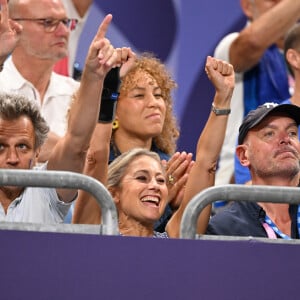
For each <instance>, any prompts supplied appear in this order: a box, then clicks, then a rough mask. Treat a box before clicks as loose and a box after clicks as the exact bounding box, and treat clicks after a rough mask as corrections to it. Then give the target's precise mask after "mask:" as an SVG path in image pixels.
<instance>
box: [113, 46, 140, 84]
mask: <svg viewBox="0 0 300 300" xmlns="http://www.w3.org/2000/svg"><path fill="white" fill-rule="evenodd" d="M116 50H117V53H118V62H117V66H118V67H121V69H120V77H121V78H123V77H124V76H125V75H126V74H127V73H128V72H129V71H130V70H131V69H132V67H133V66H134V64H135V59H136V54H135V53H134V52H133V51H132V50H131V49H130V48H128V47H123V48H117V49H116Z"/></svg>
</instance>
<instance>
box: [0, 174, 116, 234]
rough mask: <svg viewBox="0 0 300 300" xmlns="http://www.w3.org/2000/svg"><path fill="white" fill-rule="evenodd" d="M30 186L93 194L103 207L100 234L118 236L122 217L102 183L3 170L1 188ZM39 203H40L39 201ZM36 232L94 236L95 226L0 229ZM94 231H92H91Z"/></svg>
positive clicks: (10, 225)
mask: <svg viewBox="0 0 300 300" xmlns="http://www.w3.org/2000/svg"><path fill="white" fill-rule="evenodd" d="M4 185H6V186H7V185H11V186H30V187H48V188H64V189H76V190H84V191H86V192H88V193H90V194H92V195H93V196H94V197H95V199H96V201H97V203H98V204H99V205H100V207H101V213H102V224H101V226H99V225H96V226H97V228H98V233H99V234H103V235H118V232H119V230H118V216H117V210H116V207H115V204H114V201H113V199H112V197H111V195H110V193H109V192H108V190H107V189H106V187H105V186H104V185H103V184H102V183H101V182H99V181H98V180H96V179H94V178H92V177H89V176H86V175H83V174H79V173H74V172H65V171H39V170H8V169H0V186H4ZM37 201H38V199H37ZM1 227H2V228H4V229H17V230H20V229H21V230H23V229H25V230H34V231H55V232H79V233H94V232H95V226H93V225H91V226H88V225H82V226H80V225H79V226H78V225H77V226H76V225H75V224H74V225H73V224H71V225H70V224H31V223H30V224H27V225H26V223H13V222H12V223H6V222H3V223H2V224H1V223H0V228H1ZM90 229H91V230H90Z"/></svg>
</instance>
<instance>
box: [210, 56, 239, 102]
mask: <svg viewBox="0 0 300 300" xmlns="http://www.w3.org/2000/svg"><path fill="white" fill-rule="evenodd" d="M205 72H206V74H207V76H208V78H209V79H210V81H211V82H212V84H213V85H214V87H215V89H216V94H217V96H219V97H217V98H220V99H219V100H221V101H220V103H215V105H218V104H220V107H223V105H225V106H226V102H227V101H230V99H231V96H232V93H233V89H234V84H235V78H234V70H233V66H232V65H231V64H229V63H228V62H225V61H222V60H220V59H216V58H214V57H211V56H208V57H207V60H206V65H205ZM217 100H218V99H215V101H217Z"/></svg>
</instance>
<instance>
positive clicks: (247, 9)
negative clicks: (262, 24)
mask: <svg viewBox="0 0 300 300" xmlns="http://www.w3.org/2000/svg"><path fill="white" fill-rule="evenodd" d="M240 4H241V8H242V11H243V12H244V14H245V15H246V17H247V18H248V19H249V20H253V2H252V0H240Z"/></svg>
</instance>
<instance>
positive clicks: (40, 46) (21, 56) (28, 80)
mask: <svg viewBox="0 0 300 300" xmlns="http://www.w3.org/2000/svg"><path fill="white" fill-rule="evenodd" d="M9 16H10V18H11V19H12V20H14V21H15V22H18V23H19V24H20V25H21V26H22V27H23V29H22V33H21V34H20V39H19V41H18V43H17V46H16V48H15V49H14V51H13V52H12V54H11V56H10V57H9V58H8V59H7V60H6V61H5V63H4V67H3V70H2V72H1V73H0V90H2V91H4V92H10V93H17V94H21V95H24V96H26V97H28V98H29V99H32V100H33V101H36V102H37V103H38V104H39V106H40V108H41V113H42V115H43V117H44V118H45V119H46V121H47V123H48V124H49V126H50V134H49V135H48V139H47V142H46V143H45V145H44V146H43V149H42V151H41V154H40V156H39V162H44V161H47V160H48V158H49V156H50V154H51V151H52V149H53V147H54V145H55V144H56V143H57V141H58V140H59V138H60V137H62V136H63V135H64V134H65V132H66V127H67V114H68V110H69V107H70V103H71V98H72V95H73V94H74V92H75V91H76V90H77V89H78V87H79V83H78V82H77V81H75V80H73V79H72V78H69V77H65V76H61V75H58V74H56V73H54V72H53V66H54V65H55V63H56V62H57V61H58V60H60V59H61V58H63V57H66V56H67V55H68V40H69V34H70V31H71V30H73V29H75V27H76V23H77V21H76V20H74V19H69V18H68V16H67V14H66V11H65V8H64V6H63V4H62V2H61V0H10V1H9Z"/></svg>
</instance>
